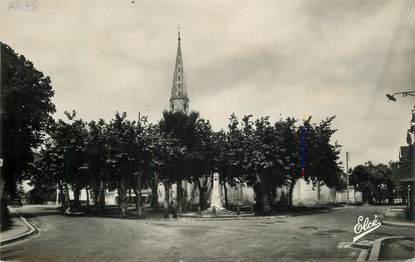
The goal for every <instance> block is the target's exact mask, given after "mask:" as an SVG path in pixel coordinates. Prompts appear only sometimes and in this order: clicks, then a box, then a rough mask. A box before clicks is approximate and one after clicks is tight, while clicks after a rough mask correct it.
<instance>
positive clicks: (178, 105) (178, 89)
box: [170, 27, 189, 114]
mask: <svg viewBox="0 0 415 262" xmlns="http://www.w3.org/2000/svg"><path fill="white" fill-rule="evenodd" d="M177 35H178V38H177V40H178V46H177V55H176V64H175V67H174V75H173V84H172V90H171V98H170V111H172V112H183V113H185V114H187V113H188V111H189V98H188V97H187V89H186V82H185V80H184V67H183V57H182V50H181V45H180V41H181V35H180V27H178V33H177Z"/></svg>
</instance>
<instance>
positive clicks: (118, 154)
mask: <svg viewBox="0 0 415 262" xmlns="http://www.w3.org/2000/svg"><path fill="white" fill-rule="evenodd" d="M107 128H108V159H107V162H108V166H109V170H110V180H111V181H112V182H114V184H115V185H116V187H117V189H118V209H119V216H120V217H121V218H122V217H125V216H127V208H128V205H127V190H128V184H132V183H133V182H132V178H133V177H134V174H135V173H136V174H138V173H137V170H138V165H139V160H140V159H139V158H138V157H139V156H138V150H139V148H138V141H137V135H138V134H137V133H138V130H137V123H136V121H129V120H127V114H126V113H125V112H124V113H122V114H119V113H118V112H117V113H116V114H115V117H114V118H113V119H112V120H111V121H110V122H109V124H108V125H107ZM137 201H139V199H138V200H137Z"/></svg>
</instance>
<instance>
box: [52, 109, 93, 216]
mask: <svg viewBox="0 0 415 262" xmlns="http://www.w3.org/2000/svg"><path fill="white" fill-rule="evenodd" d="M65 115H66V117H67V121H68V122H65V121H63V120H62V119H60V120H59V121H58V122H56V123H55V125H54V126H53V129H52V132H51V137H52V139H53V140H54V141H55V143H56V148H57V154H58V159H59V160H60V165H61V166H63V170H62V171H63V172H60V173H58V175H59V177H58V181H59V183H60V184H61V186H60V187H62V188H63V191H64V193H65V198H64V201H63V203H64V207H65V209H66V208H67V207H68V205H69V201H70V199H69V190H70V189H72V191H73V193H74V207H75V208H78V207H79V205H80V202H79V196H80V192H81V189H83V188H84V187H86V186H87V185H88V184H89V177H88V175H87V174H86V172H83V171H82V167H84V166H85V164H86V163H87V161H88V160H87V153H86V147H87V138H88V130H87V128H86V123H85V122H84V121H83V120H82V119H79V118H76V112H75V111H72V112H71V113H69V112H66V111H65Z"/></svg>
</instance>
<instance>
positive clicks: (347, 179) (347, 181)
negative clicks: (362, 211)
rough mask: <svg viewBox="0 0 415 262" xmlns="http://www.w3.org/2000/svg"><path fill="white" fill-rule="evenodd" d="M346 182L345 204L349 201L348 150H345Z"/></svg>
mask: <svg viewBox="0 0 415 262" xmlns="http://www.w3.org/2000/svg"><path fill="white" fill-rule="evenodd" d="M346 184H347V205H349V204H350V201H349V152H346Z"/></svg>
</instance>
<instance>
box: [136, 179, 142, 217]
mask: <svg viewBox="0 0 415 262" xmlns="http://www.w3.org/2000/svg"><path fill="white" fill-rule="evenodd" d="M135 198H136V207H137V217H140V216H141V174H140V172H138V173H137V191H136V194H135Z"/></svg>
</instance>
